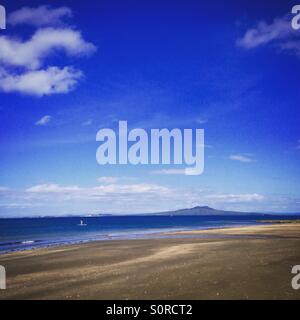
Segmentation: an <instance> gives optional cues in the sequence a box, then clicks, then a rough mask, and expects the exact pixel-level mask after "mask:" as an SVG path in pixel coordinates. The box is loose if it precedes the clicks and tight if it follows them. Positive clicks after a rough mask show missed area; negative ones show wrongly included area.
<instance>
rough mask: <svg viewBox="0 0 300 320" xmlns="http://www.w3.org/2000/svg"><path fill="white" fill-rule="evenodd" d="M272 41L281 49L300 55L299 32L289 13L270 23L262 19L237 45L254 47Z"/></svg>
mask: <svg viewBox="0 0 300 320" xmlns="http://www.w3.org/2000/svg"><path fill="white" fill-rule="evenodd" d="M270 43H274V45H275V46H276V47H278V48H280V49H281V50H289V51H291V52H294V53H296V54H297V55H300V36H299V32H297V31H295V30H294V29H293V28H292V26H291V17H289V16H288V15H287V16H284V17H281V18H276V19H274V21H273V22H272V23H269V24H268V23H266V22H265V21H261V22H260V23H258V25H257V26H256V27H254V28H251V29H249V30H248V31H246V33H245V34H244V36H243V37H242V38H240V39H238V40H237V45H238V46H240V47H243V48H245V49H253V48H256V47H259V46H263V45H267V44H270Z"/></svg>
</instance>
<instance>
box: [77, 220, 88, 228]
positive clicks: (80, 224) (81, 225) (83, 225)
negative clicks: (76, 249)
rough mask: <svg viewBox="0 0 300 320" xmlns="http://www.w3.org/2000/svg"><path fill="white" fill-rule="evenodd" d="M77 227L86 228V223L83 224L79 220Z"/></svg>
mask: <svg viewBox="0 0 300 320" xmlns="http://www.w3.org/2000/svg"><path fill="white" fill-rule="evenodd" d="M78 226H79V227H85V226H87V224H86V223H84V222H83V220H80V223H79V224H78Z"/></svg>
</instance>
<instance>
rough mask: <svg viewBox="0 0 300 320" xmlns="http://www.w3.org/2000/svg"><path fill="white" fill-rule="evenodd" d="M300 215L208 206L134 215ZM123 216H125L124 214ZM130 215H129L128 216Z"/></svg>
mask: <svg viewBox="0 0 300 320" xmlns="http://www.w3.org/2000/svg"><path fill="white" fill-rule="evenodd" d="M298 214H300V213H281V212H279V213H272V212H245V211H228V210H219V209H214V208H211V207H208V206H196V207H193V208H185V209H179V210H170V211H162V212H153V213H140V214H134V215H137V216H231V215H232V216H242V215H243V216H246V215H247V216H248V215H261V216H269V215H298ZM111 215H120V214H94V215H87V216H93V217H95V216H96V217H97V216H111ZM122 215H123V214H122ZM126 215H129V214H126ZM130 215H133V214H130Z"/></svg>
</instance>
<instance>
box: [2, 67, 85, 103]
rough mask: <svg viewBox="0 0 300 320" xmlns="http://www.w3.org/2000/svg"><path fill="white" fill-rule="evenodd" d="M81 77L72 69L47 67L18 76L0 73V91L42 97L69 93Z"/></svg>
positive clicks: (78, 72) (80, 73) (79, 72)
mask: <svg viewBox="0 0 300 320" xmlns="http://www.w3.org/2000/svg"><path fill="white" fill-rule="evenodd" d="M81 77H82V72H81V71H79V70H75V69H74V68H72V67H64V68H62V69H60V68H58V67H49V68H47V69H42V70H35V71H27V72H24V73H22V74H20V75H18V74H10V73H8V72H5V71H2V72H1V71H0V89H2V91H4V92H21V93H24V94H29V95H35V96H39V97H41V96H44V95H51V94H54V93H67V92H69V91H71V90H72V89H73V88H74V87H75V86H76V84H77V82H78V80H79V79H80V78H81Z"/></svg>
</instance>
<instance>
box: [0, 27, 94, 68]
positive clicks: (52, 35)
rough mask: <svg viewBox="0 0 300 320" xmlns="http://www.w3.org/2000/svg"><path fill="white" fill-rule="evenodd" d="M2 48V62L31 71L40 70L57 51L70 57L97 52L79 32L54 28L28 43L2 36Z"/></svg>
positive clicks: (42, 32)
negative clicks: (45, 61) (46, 60)
mask: <svg viewBox="0 0 300 320" xmlns="http://www.w3.org/2000/svg"><path fill="white" fill-rule="evenodd" d="M0 47H1V51H0V62H2V63H3V64H6V65H11V66H16V67H24V68H27V69H31V70H36V69H38V68H40V67H41V66H42V65H43V63H44V60H45V59H46V58H47V57H48V56H50V55H52V54H54V53H56V52H57V51H64V52H66V53H67V54H68V55H70V56H80V55H86V54H90V53H93V52H94V51H95V46H94V45H93V44H91V43H89V42H86V41H84V40H83V38H82V36H81V33H80V32H79V31H75V30H72V29H53V28H45V29H39V30H37V31H36V32H35V33H34V35H33V36H32V37H31V39H29V40H27V41H21V40H17V39H12V38H9V37H6V36H2V37H0Z"/></svg>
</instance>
